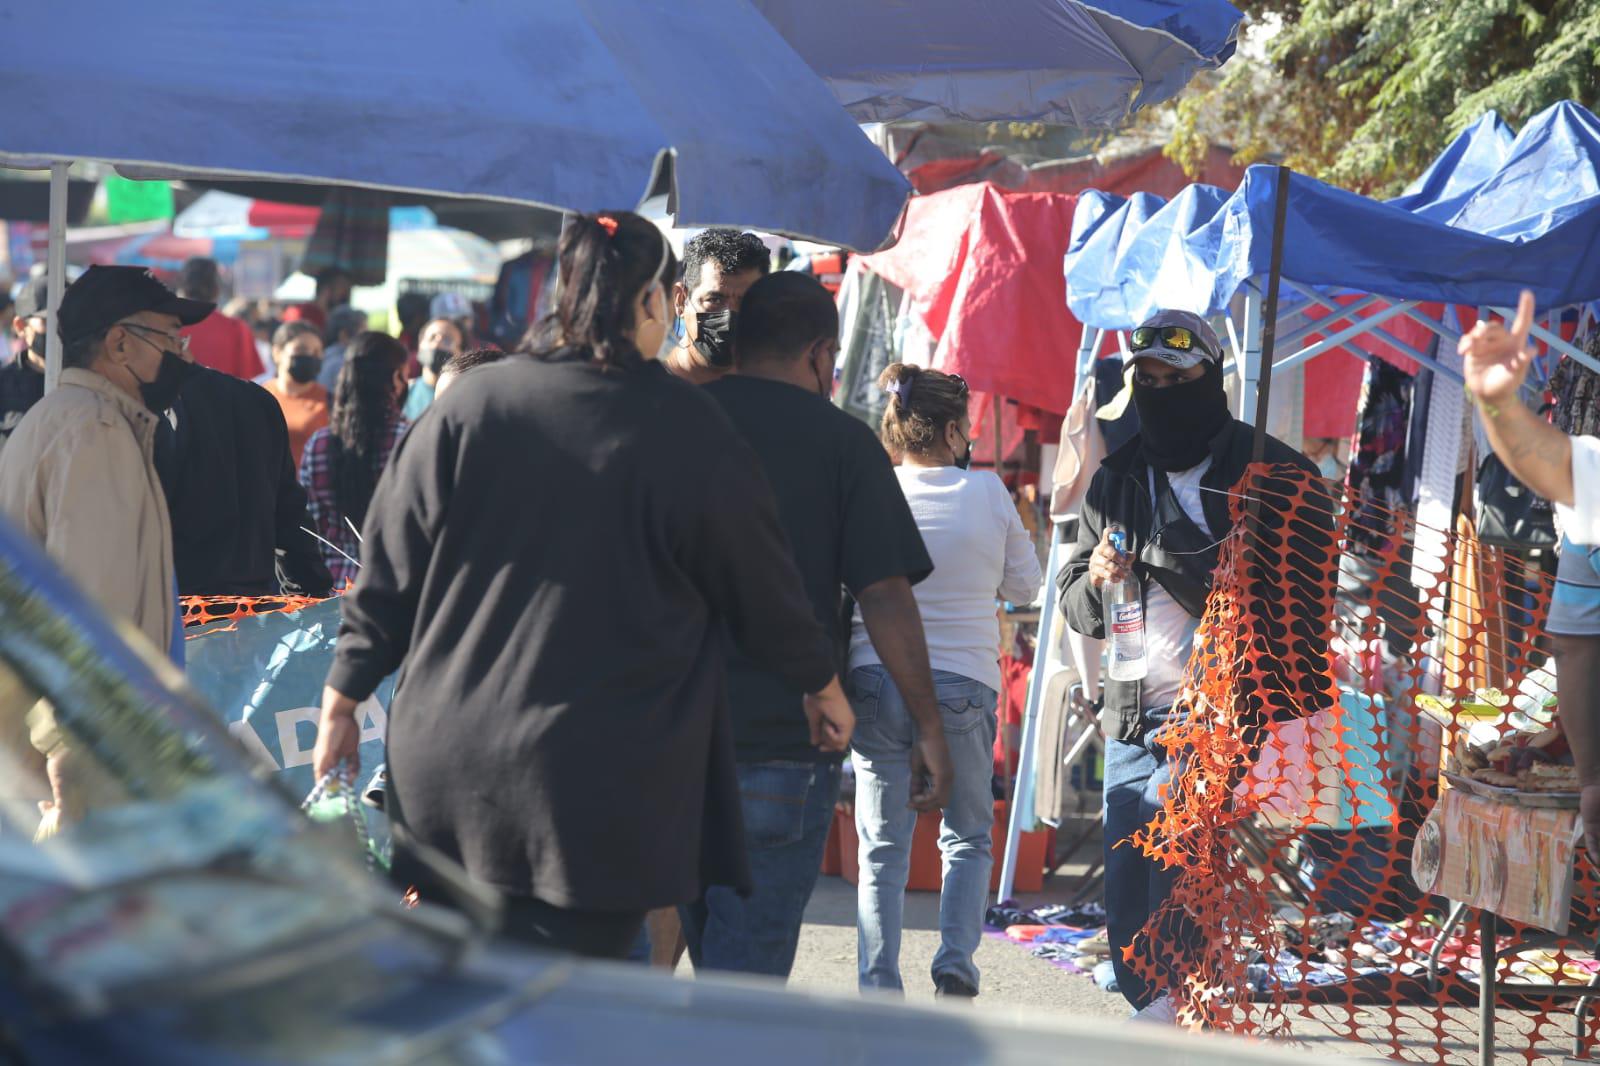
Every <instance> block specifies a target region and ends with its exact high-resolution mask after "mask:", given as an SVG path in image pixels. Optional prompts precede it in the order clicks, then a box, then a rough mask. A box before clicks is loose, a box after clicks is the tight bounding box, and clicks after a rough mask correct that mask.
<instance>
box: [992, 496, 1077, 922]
mask: <svg viewBox="0 0 1600 1066" xmlns="http://www.w3.org/2000/svg"><path fill="white" fill-rule="evenodd" d="M1065 562H1066V552H1065V551H1064V550H1063V549H1062V535H1061V523H1060V522H1055V521H1052V522H1051V523H1050V554H1049V556H1048V558H1047V560H1046V562H1045V567H1044V607H1043V610H1041V611H1040V613H1039V642H1038V644H1037V646H1036V647H1035V648H1034V652H1033V673H1032V674H1030V675H1029V677H1028V702H1027V704H1026V706H1025V708H1024V710H1023V712H1022V741H1021V743H1022V751H1021V753H1020V756H1019V758H1018V760H1017V787H1016V788H1015V789H1013V790H1012V792H1011V809H1010V811H1008V812H1007V813H1008V814H1009V815H1010V817H1009V820H1008V823H1007V826H1006V848H1005V857H1004V858H1003V859H1002V860H1001V863H1000V889H999V894H998V895H997V896H996V898H997V899H999V900H1001V901H1004V900H1008V899H1010V898H1011V891H1012V889H1013V888H1014V887H1016V883H1017V845H1018V844H1019V843H1020V842H1021V840H1022V831H1023V829H1025V828H1026V827H1028V826H1030V825H1032V824H1033V802H1032V799H1031V794H1032V792H1033V773H1034V760H1035V758H1036V757H1037V749H1038V747H1039V704H1040V703H1042V702H1043V700H1044V683H1045V672H1046V669H1045V668H1046V660H1047V659H1048V658H1049V654H1050V644H1049V641H1050V640H1053V639H1054V638H1055V616H1056V571H1057V569H1059V568H1060V566H1061V565H1062V564H1063V563H1065Z"/></svg>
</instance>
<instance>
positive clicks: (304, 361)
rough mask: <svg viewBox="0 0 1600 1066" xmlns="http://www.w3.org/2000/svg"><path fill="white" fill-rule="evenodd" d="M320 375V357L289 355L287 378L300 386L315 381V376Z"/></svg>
mask: <svg viewBox="0 0 1600 1066" xmlns="http://www.w3.org/2000/svg"><path fill="white" fill-rule="evenodd" d="M320 373H322V356H320V355H291V356H290V357H289V376H290V377H291V378H293V379H294V380H296V381H298V382H299V383H300V384H302V385H307V384H310V383H311V382H313V381H315V380H317V375H318V374H320Z"/></svg>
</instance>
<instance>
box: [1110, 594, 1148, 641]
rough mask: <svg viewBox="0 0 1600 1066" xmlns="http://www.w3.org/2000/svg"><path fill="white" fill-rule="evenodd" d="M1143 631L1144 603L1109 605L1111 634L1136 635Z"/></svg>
mask: <svg viewBox="0 0 1600 1066" xmlns="http://www.w3.org/2000/svg"><path fill="white" fill-rule="evenodd" d="M1143 631H1144V604H1142V603H1138V602H1131V603H1113V604H1112V605H1111V633H1112V635H1113V636H1126V635H1137V634H1139V633H1141V632H1143Z"/></svg>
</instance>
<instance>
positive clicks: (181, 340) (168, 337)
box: [117, 322, 189, 355]
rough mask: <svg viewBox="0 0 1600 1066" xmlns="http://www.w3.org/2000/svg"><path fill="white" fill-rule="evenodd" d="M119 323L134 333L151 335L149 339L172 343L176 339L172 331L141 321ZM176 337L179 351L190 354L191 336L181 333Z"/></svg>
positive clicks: (182, 353) (181, 353)
mask: <svg viewBox="0 0 1600 1066" xmlns="http://www.w3.org/2000/svg"><path fill="white" fill-rule="evenodd" d="M117 325H119V326H121V327H122V328H123V329H126V330H130V331H132V332H134V333H143V334H148V335H149V336H148V337H147V338H146V339H149V337H155V338H158V339H160V340H161V342H162V343H163V344H170V343H171V342H172V341H173V339H174V338H173V336H172V334H170V333H166V332H164V331H162V330H159V329H156V328H155V327H154V326H146V325H144V324H142V323H139V322H118V323H117ZM176 339H177V342H178V353H179V354H180V355H188V354H189V338H188V337H185V336H183V335H182V334H179V335H178V337H177V338H176Z"/></svg>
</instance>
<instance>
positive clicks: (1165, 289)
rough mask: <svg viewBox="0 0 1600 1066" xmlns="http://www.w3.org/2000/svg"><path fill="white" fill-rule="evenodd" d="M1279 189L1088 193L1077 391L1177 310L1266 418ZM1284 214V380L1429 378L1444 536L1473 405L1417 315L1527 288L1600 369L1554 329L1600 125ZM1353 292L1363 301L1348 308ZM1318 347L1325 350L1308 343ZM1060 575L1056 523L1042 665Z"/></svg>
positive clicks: (1502, 299)
mask: <svg viewBox="0 0 1600 1066" xmlns="http://www.w3.org/2000/svg"><path fill="white" fill-rule="evenodd" d="M1277 176H1278V175H1277V172H1276V168H1272V167H1252V168H1250V170H1249V171H1248V172H1247V173H1246V176H1245V180H1244V182H1243V184H1242V185H1241V186H1240V187H1239V189H1238V190H1236V191H1234V192H1232V193H1230V192H1228V191H1226V190H1223V189H1218V188H1214V187H1211V186H1201V185H1196V186H1190V187H1189V188H1188V189H1185V190H1184V191H1183V192H1182V193H1181V194H1179V195H1178V196H1176V197H1174V198H1173V199H1172V200H1171V201H1170V202H1163V201H1161V200H1160V199H1159V198H1157V197H1151V196H1144V195H1140V196H1134V197H1131V198H1128V199H1126V200H1124V199H1121V198H1117V197H1110V196H1106V195H1104V194H1100V193H1093V192H1090V193H1085V194H1083V195H1082V196H1080V198H1079V201H1078V205H1077V210H1076V213H1075V215H1074V218H1073V232H1072V234H1071V237H1070V240H1069V245H1068V251H1067V255H1066V261H1065V269H1066V274H1067V303H1068V306H1069V307H1070V309H1071V310H1072V313H1073V315H1074V316H1075V317H1077V318H1078V319H1079V320H1080V321H1082V322H1083V323H1084V324H1085V326H1086V327H1094V328H1092V329H1090V328H1086V329H1085V331H1084V343H1083V346H1082V348H1081V349H1080V351H1079V368H1078V376H1079V380H1080V381H1082V380H1084V378H1085V372H1086V370H1087V368H1088V366H1089V364H1090V363H1091V362H1092V360H1093V359H1094V358H1095V356H1096V354H1097V353H1098V352H1099V351H1100V348H1101V344H1102V342H1103V340H1104V337H1105V334H1106V332H1108V331H1112V330H1119V331H1120V330H1129V329H1132V328H1133V327H1135V326H1137V325H1138V324H1139V323H1140V322H1141V321H1143V320H1144V319H1145V318H1146V317H1147V316H1148V315H1150V314H1151V313H1152V312H1154V311H1156V310H1158V309H1161V308H1173V307H1176V308H1182V309H1185V310H1190V311H1194V312H1196V313H1198V314H1201V315H1204V316H1207V317H1211V318H1213V319H1216V320H1218V321H1219V322H1220V324H1221V325H1222V327H1223V329H1222V330H1219V333H1225V334H1226V335H1227V336H1228V337H1229V338H1230V340H1231V342H1232V344H1231V346H1232V349H1233V352H1232V355H1233V366H1234V369H1236V370H1237V371H1238V372H1239V373H1240V374H1241V376H1242V379H1243V388H1242V390H1241V413H1240V416H1241V417H1242V418H1244V419H1245V420H1247V421H1251V420H1255V419H1256V417H1257V415H1258V412H1257V402H1256V401H1257V394H1256V393H1257V383H1258V382H1259V381H1260V379H1261V377H1262V369H1263V367H1262V357H1263V348H1264V344H1263V336H1264V333H1265V331H1266V327H1267V322H1266V320H1265V313H1264V304H1265V302H1266V294H1267V290H1268V287H1269V286H1268V279H1267V277H1266V275H1267V274H1268V273H1269V270H1270V269H1271V267H1272V266H1273V263H1272V252H1273V232H1274V214H1273V213H1274V209H1275V207H1276V203H1275V199H1276V193H1277V189H1276V180H1275V179H1276V178H1277ZM1284 206H1285V208H1286V211H1285V215H1284V222H1283V227H1282V238H1283V239H1282V245H1281V268H1280V273H1279V276H1280V278H1281V282H1282V284H1283V286H1285V287H1286V288H1287V289H1288V290H1289V294H1288V295H1289V299H1288V300H1286V301H1285V302H1284V305H1283V306H1282V307H1280V308H1279V314H1278V315H1277V316H1276V320H1275V322H1274V323H1273V325H1274V326H1275V328H1276V330H1277V338H1276V340H1277V345H1276V347H1277V349H1278V352H1282V351H1283V349H1285V348H1287V349H1289V351H1288V354H1277V353H1275V354H1274V356H1273V363H1272V366H1273V368H1276V369H1278V370H1284V369H1289V368H1292V367H1294V366H1297V365H1300V364H1302V363H1304V362H1306V361H1308V360H1310V359H1313V358H1315V357H1317V356H1319V355H1321V354H1323V353H1325V352H1329V351H1333V350H1336V349H1339V348H1341V347H1345V346H1350V345H1353V344H1355V343H1358V342H1359V341H1360V339H1361V338H1362V337H1363V336H1365V337H1370V338H1372V339H1374V340H1377V341H1380V342H1381V343H1382V344H1384V345H1386V346H1387V347H1389V348H1391V349H1395V350H1398V351H1401V352H1403V353H1404V354H1405V355H1407V356H1409V357H1411V358H1413V359H1416V360H1417V361H1418V362H1420V363H1423V364H1425V365H1427V366H1429V367H1430V368H1432V369H1434V370H1435V371H1436V372H1437V373H1436V375H1435V379H1434V391H1433V394H1432V396H1431V401H1430V402H1431V406H1430V419H1429V425H1428V438H1427V444H1426V448H1425V454H1426V459H1425V463H1426V466H1427V470H1426V471H1425V474H1424V479H1423V480H1424V484H1423V499H1422V504H1421V507H1420V508H1419V519H1420V520H1421V522H1422V524H1424V525H1427V526H1431V527H1432V528H1436V529H1442V528H1446V527H1447V526H1448V518H1449V514H1448V509H1449V504H1450V489H1451V475H1453V474H1454V472H1455V470H1456V468H1457V460H1458V457H1459V449H1460V444H1461V441H1460V433H1459V427H1460V426H1461V424H1462V418H1461V416H1462V414H1463V411H1462V404H1463V402H1464V401H1463V396H1462V390H1461V387H1460V383H1461V373H1460V368H1459V357H1457V356H1456V355H1455V341H1456V340H1457V338H1458V336H1459V332H1458V329H1457V328H1453V323H1452V322H1451V318H1450V316H1448V315H1447V316H1446V320H1445V322H1439V321H1436V320H1435V319H1433V318H1432V317H1430V316H1428V315H1426V314H1423V313H1421V311H1420V310H1419V309H1418V308H1419V305H1420V304H1421V303H1423V302H1438V303H1445V304H1465V305H1470V306H1474V307H1477V308H1479V310H1480V314H1486V313H1490V312H1497V313H1500V314H1503V315H1507V314H1508V312H1507V311H1506V310H1505V305H1506V304H1507V303H1508V302H1509V301H1510V299H1511V298H1512V297H1513V296H1514V295H1515V294H1516V292H1517V290H1518V289H1520V288H1529V289H1532V290H1533V292H1534V294H1535V296H1536V298H1537V299H1538V302H1539V306H1540V308H1541V310H1542V312H1543V314H1544V321H1543V322H1541V323H1540V324H1538V325H1536V326H1535V336H1536V337H1537V338H1538V339H1539V340H1542V341H1544V342H1545V343H1546V344H1547V345H1549V346H1550V348H1551V349H1552V350H1553V351H1559V352H1563V353H1565V354H1567V355H1570V356H1572V357H1573V358H1574V359H1577V360H1579V361H1581V362H1583V363H1584V364H1586V365H1588V366H1590V367H1592V368H1593V369H1596V370H1597V371H1600V366H1597V365H1596V364H1595V361H1594V360H1593V359H1592V358H1590V357H1589V356H1588V355H1586V354H1585V353H1584V352H1583V351H1582V350H1580V349H1579V348H1577V347H1576V346H1575V345H1572V344H1569V343H1567V342H1566V341H1564V340H1562V338H1561V337H1560V335H1559V331H1558V324H1557V322H1556V321H1555V320H1556V318H1557V317H1558V316H1559V315H1560V314H1561V312H1562V311H1563V309H1566V308H1570V307H1572V306H1573V305H1577V304H1584V303H1587V302H1589V301H1594V300H1597V299H1600V119H1596V117H1595V116H1594V115H1592V114H1590V113H1589V112H1588V111H1587V110H1585V109H1584V108H1582V107H1580V106H1578V105H1576V104H1573V103H1570V102H1565V103H1561V104H1557V105H1556V106H1554V107H1551V108H1549V109H1548V110H1546V111H1544V112H1542V113H1540V114H1539V115H1537V116H1535V117H1534V118H1533V119H1531V120H1530V121H1529V122H1528V123H1527V124H1526V125H1525V126H1524V127H1523V129H1522V131H1521V132H1520V133H1519V134H1518V135H1517V136H1516V137H1515V138H1512V137H1511V135H1510V131H1509V129H1508V128H1507V127H1506V126H1505V124H1504V123H1503V122H1501V121H1500V119H1499V118H1498V117H1497V116H1494V115H1492V114H1491V115H1488V116H1485V117H1484V118H1483V119H1482V120H1480V121H1479V122H1478V123H1476V124H1475V125H1473V126H1472V127H1470V128H1469V129H1468V130H1466V131H1464V132H1463V133H1462V134H1461V135H1460V136H1459V137H1457V138H1456V139H1455V141H1454V142H1452V144H1451V145H1450V146H1449V147H1448V148H1447V149H1446V150H1445V152H1444V153H1443V154H1441V156H1440V157H1439V159H1438V160H1437V161H1435V163H1434V164H1433V165H1432V166H1431V167H1429V169H1428V170H1427V172H1425V173H1424V174H1423V175H1422V176H1421V177H1419V178H1418V179H1417V181H1416V182H1415V183H1413V185H1412V186H1411V187H1410V188H1408V189H1407V190H1406V193H1405V194H1404V195H1402V196H1400V197H1398V198H1396V199H1394V200H1390V201H1387V202H1380V201H1375V200H1371V199H1368V198H1366V197H1362V196H1359V195H1356V194H1354V193H1350V192H1347V191H1345V190H1341V189H1337V188H1334V187H1332V186H1330V185H1327V184H1325V183H1323V182H1320V181H1316V180H1315V179H1312V178H1309V177H1305V176H1303V175H1298V174H1295V175H1288V184H1287V187H1286V197H1285V201H1284ZM1352 295H1354V296H1355V299H1354V300H1353V302H1341V301H1340V299H1339V297H1344V298H1346V299H1349V298H1350V297H1351V296H1352ZM1374 309H1376V310H1375V311H1374ZM1322 313H1325V317H1320V318H1314V317H1313V315H1315V314H1322ZM1363 313H1366V314H1365V316H1364V317H1363ZM1401 316H1405V317H1408V318H1410V319H1412V320H1413V321H1415V322H1417V323H1419V324H1420V325H1421V326H1423V327H1425V328H1426V329H1427V330H1429V331H1431V332H1432V333H1433V334H1435V335H1436V336H1437V337H1438V340H1439V343H1437V344H1435V345H1434V346H1432V347H1433V352H1431V353H1430V352H1428V351H1423V350H1420V349H1418V348H1417V347H1415V346H1413V345H1409V344H1406V343H1405V342H1403V341H1401V340H1400V339H1399V338H1397V337H1395V336H1394V335H1393V334H1392V333H1390V332H1389V331H1388V330H1387V329H1385V328H1384V326H1385V323H1387V322H1390V321H1391V320H1393V319H1396V318H1399V317H1401ZM1236 318H1239V319H1242V322H1240V323H1239V324H1237V325H1236V322H1235V319H1236ZM1341 323H1342V324H1341ZM1315 334H1321V335H1323V339H1321V340H1319V341H1316V342H1315V343H1307V341H1308V338H1309V337H1311V336H1312V335H1315ZM1262 413H1264V412H1262ZM1063 562H1064V549H1063V545H1062V539H1061V527H1060V524H1059V522H1058V523H1057V524H1056V526H1055V530H1054V535H1053V536H1052V541H1051V549H1050V557H1049V563H1048V564H1047V571H1046V576H1047V578H1048V579H1049V580H1047V581H1046V602H1045V611H1044V616H1043V619H1042V621H1041V627H1040V638H1039V647H1040V649H1041V653H1040V661H1041V662H1043V661H1044V659H1045V653H1046V651H1047V650H1048V649H1050V648H1051V647H1052V645H1053V639H1054V638H1053V633H1052V630H1053V629H1054V619H1055V603H1054V599H1055V597H1054V590H1055V583H1054V580H1053V576H1054V574H1055V573H1056V572H1057V571H1058V570H1059V568H1060V566H1061V565H1062V563H1063ZM1047 673H1048V671H1047V670H1041V669H1036V670H1035V672H1034V675H1033V678H1032V680H1031V681H1030V685H1029V690H1028V701H1027V707H1026V710H1025V718H1024V726H1023V729H1024V736H1023V745H1024V748H1023V763H1024V766H1023V769H1022V773H1021V775H1020V776H1019V781H1018V795H1019V797H1025V796H1026V795H1027V794H1028V791H1029V789H1031V773H1032V760H1031V759H1030V754H1031V750H1030V749H1031V746H1032V745H1033V744H1034V743H1036V741H1035V740H1034V733H1035V732H1036V718H1037V713H1038V707H1039V702H1040V699H1041V697H1042V693H1043V691H1044V688H1045V686H1046V684H1048V680H1049V678H1048V676H1047ZM1026 803H1027V801H1026V800H1025V799H1019V801H1018V803H1017V804H1016V806H1017V807H1018V808H1020V807H1023V806H1024V805H1025V804H1026ZM1008 867H1009V863H1008Z"/></svg>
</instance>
